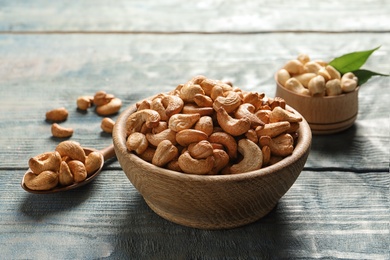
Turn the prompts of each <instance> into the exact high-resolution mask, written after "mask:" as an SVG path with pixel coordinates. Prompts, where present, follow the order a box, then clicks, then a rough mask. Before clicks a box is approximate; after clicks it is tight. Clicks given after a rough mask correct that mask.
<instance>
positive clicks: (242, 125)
mask: <svg viewBox="0 0 390 260" xmlns="http://www.w3.org/2000/svg"><path fill="white" fill-rule="evenodd" d="M217 121H218V123H219V125H220V126H221V127H222V129H223V130H224V131H225V132H226V133H229V134H231V135H233V136H239V135H242V134H245V133H246V132H247V131H248V130H249V129H250V128H251V122H250V120H249V119H248V118H247V117H243V118H240V119H236V118H233V117H231V116H230V115H229V114H228V113H227V112H226V110H225V109H224V108H223V107H220V108H218V109H217Z"/></svg>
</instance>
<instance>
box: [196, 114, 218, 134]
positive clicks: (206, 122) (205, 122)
mask: <svg viewBox="0 0 390 260" xmlns="http://www.w3.org/2000/svg"><path fill="white" fill-rule="evenodd" d="M194 129H195V130H199V131H202V132H204V133H205V134H207V135H208V136H210V135H211V134H212V133H213V129H214V124H213V119H212V118H211V117H210V116H202V117H201V118H199V120H198V122H196V124H195V126H194Z"/></svg>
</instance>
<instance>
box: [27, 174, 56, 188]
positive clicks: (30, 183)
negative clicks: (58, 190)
mask: <svg viewBox="0 0 390 260" xmlns="http://www.w3.org/2000/svg"><path fill="white" fill-rule="evenodd" d="M24 183H25V184H26V186H27V188H29V189H30V190H50V189H52V188H54V187H55V186H57V184H58V174H57V173H56V172H53V171H43V172H41V173H40V174H39V175H36V174H34V173H32V172H28V173H26V175H25V176H24Z"/></svg>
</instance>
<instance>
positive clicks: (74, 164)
mask: <svg viewBox="0 0 390 260" xmlns="http://www.w3.org/2000/svg"><path fill="white" fill-rule="evenodd" d="M68 167H69V169H70V172H71V173H72V175H73V180H74V182H82V181H84V180H85V179H86V178H87V170H86V169H85V165H84V163H82V162H80V161H78V160H72V161H70V162H68Z"/></svg>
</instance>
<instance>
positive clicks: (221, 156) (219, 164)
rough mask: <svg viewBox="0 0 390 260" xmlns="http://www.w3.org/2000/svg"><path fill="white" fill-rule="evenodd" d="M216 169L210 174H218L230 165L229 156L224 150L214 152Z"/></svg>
mask: <svg viewBox="0 0 390 260" xmlns="http://www.w3.org/2000/svg"><path fill="white" fill-rule="evenodd" d="M213 157H214V167H213V169H212V170H211V172H210V174H218V173H219V172H220V171H221V170H222V169H223V168H225V167H226V166H227V165H228V164H229V161H230V159H229V155H228V154H227V153H226V152H225V151H224V150H222V149H214V150H213Z"/></svg>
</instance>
